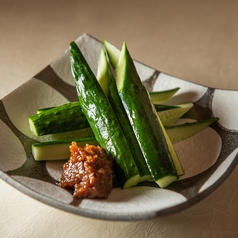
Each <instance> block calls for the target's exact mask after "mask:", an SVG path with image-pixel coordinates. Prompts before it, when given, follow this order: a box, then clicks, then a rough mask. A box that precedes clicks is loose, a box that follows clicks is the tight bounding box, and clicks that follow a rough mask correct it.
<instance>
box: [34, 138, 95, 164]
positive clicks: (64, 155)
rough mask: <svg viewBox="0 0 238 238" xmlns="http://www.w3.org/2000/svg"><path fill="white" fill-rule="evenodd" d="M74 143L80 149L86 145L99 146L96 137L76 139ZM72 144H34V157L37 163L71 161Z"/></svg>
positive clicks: (58, 142) (63, 141)
mask: <svg viewBox="0 0 238 238" xmlns="http://www.w3.org/2000/svg"><path fill="white" fill-rule="evenodd" d="M74 141H75V142H77V144H78V146H80V147H84V146H85V145H86V144H90V145H98V142H97V141H96V139H95V137H90V138H81V139H74ZM71 143H72V140H61V141H48V142H39V143H34V144H32V146H31V151H32V155H33V157H34V159H35V160H36V161H43V160H64V159H69V156H70V153H69V146H70V144H71Z"/></svg>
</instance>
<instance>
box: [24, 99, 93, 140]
mask: <svg viewBox="0 0 238 238" xmlns="http://www.w3.org/2000/svg"><path fill="white" fill-rule="evenodd" d="M69 115H70V116H69ZM75 118H77V120H74V119H75ZM28 122H29V125H30V129H31V131H32V133H33V134H35V135H37V136H41V135H47V134H53V133H59V132H64V131H70V130H74V129H75V128H77V129H80V128H85V127H88V126H89V124H88V121H87V119H86V117H85V116H84V114H83V112H82V110H81V109H80V105H79V103H78V102H72V103H66V104H63V105H61V106H58V107H54V108H52V109H48V110H45V111H44V112H41V113H38V114H35V115H34V116H31V117H29V118H28Z"/></svg>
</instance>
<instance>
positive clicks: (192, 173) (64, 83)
mask: <svg viewBox="0 0 238 238" xmlns="http://www.w3.org/2000/svg"><path fill="white" fill-rule="evenodd" d="M76 43H77V44H78V45H79V47H80V49H81V50H82V52H83V54H84V56H85V58H86V59H87V61H88V63H89V65H90V66H91V68H92V70H93V71H94V72H95V73H96V69H97V60H98V56H99V52H100V49H101V47H102V43H101V42H100V41H99V40H97V39H95V38H94V37H92V36H90V35H88V34H83V35H81V36H80V37H79V38H78V39H77V40H76ZM135 65H136V68H137V70H138V73H139V75H140V77H141V80H142V81H143V83H144V85H145V86H146V87H147V89H148V90H149V91H158V90H164V89H171V88H174V87H180V90H179V92H178V93H177V94H176V95H175V97H174V98H173V100H174V101H176V103H182V102H187V101H192V102H194V108H193V109H192V110H191V111H190V112H189V113H188V114H187V117H188V118H191V119H193V120H200V119H206V118H210V117H219V122H218V123H215V124H213V125H212V126H211V127H209V128H207V129H205V130H204V131H202V132H200V133H198V134H197V135H195V136H193V137H190V138H188V139H186V140H184V141H182V142H179V143H177V144H175V145H174V147H175V149H176V152H177V153H178V156H179V158H180V160H181V163H182V165H183V167H184V170H185V175H184V176H183V177H182V178H181V179H180V180H178V181H176V182H174V183H173V184H171V185H170V186H169V187H168V188H166V189H160V188H158V187H155V186H153V185H152V184H143V186H142V185H141V186H136V187H133V188H130V189H125V190H122V189H121V188H113V190H112V192H111V194H110V196H109V198H108V199H107V200H101V199H79V198H73V197H72V192H71V191H68V190H65V189H62V188H60V187H59V186H58V181H59V178H60V176H61V171H62V164H63V162H62V161H51V162H36V161H35V160H34V159H33V157H32V154H31V144H32V143H33V142H35V141H36V139H37V138H36V137H34V136H33V135H32V133H31V132H30V129H29V125H28V120H27V118H28V117H29V116H30V115H33V114H34V113H35V111H36V109H38V108H43V107H49V106H56V105H60V104H63V103H66V102H68V101H74V100H77V95H76V90H75V87H74V82H73V78H72V75H71V71H70V63H69V51H68V49H66V50H65V51H64V52H62V54H61V55H59V57H57V58H56V59H55V60H53V61H52V62H51V63H50V64H49V65H48V66H46V67H45V68H44V69H43V70H42V71H40V72H39V73H37V74H36V75H35V76H34V77H33V78H31V79H30V80H28V81H27V82H26V83H25V84H23V85H22V86H20V87H19V88H17V89H16V90H14V91H13V92H12V93H10V94H9V95H7V96H6V97H4V98H3V99H2V100H0V131H1V134H0V150H1V157H0V177H1V178H2V179H3V180H5V181H7V182H8V183H9V184H11V185H12V186H14V187H15V188H17V189H19V190H20V191H22V192H23V193H25V194H27V195H29V196H31V197H33V198H35V199H37V200H39V201H41V202H43V203H46V204H48V205H50V206H53V207H56V208H58V209H62V210H64V211H68V212H70V213H74V214H78V215H82V216H87V217H92V218H97V219H107V220H139V219H149V218H154V217H157V216H163V215H166V214H171V213H175V212H178V211H181V210H183V209H186V208H187V207H189V206H192V205H193V204H195V203H197V202H198V201H200V200H201V199H203V198H205V197H206V196H207V195H208V194H210V193H212V192H213V191H214V190H215V189H216V188H217V187H218V186H219V185H220V184H221V183H222V182H223V181H225V179H226V178H227V177H228V176H229V174H230V173H231V172H232V170H233V169H234V168H235V167H236V165H237V162H238V155H237V152H238V123H237V121H238V112H237V110H234V109H235V108H236V107H237V105H236V104H237V103H236V102H237V101H238V93H237V91H232V90H222V89H215V88H210V87H205V86H203V85H197V84H194V83H191V82H189V81H186V80H183V79H179V78H177V77H173V76H171V75H168V74H166V73H163V72H159V71H158V70H155V69H153V68H151V67H148V66H146V65H144V64H142V63H140V62H138V61H135ZM45 139H47V136H44V137H42V139H41V140H45Z"/></svg>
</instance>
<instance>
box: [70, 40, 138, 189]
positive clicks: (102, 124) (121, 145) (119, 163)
mask: <svg viewBox="0 0 238 238" xmlns="http://www.w3.org/2000/svg"><path fill="white" fill-rule="evenodd" d="M70 63H71V71H72V75H73V77H74V81H75V86H76V90H77V94H78V99H79V102H80V106H81V109H82V111H83V113H84V114H85V116H86V118H87V120H88V122H89V124H90V127H91V128H92V131H93V133H94V135H95V138H96V140H97V141H98V143H99V145H100V146H101V147H102V148H103V149H105V150H106V151H107V152H108V154H110V155H111V156H112V157H113V158H114V160H115V162H116V163H115V174H116V176H117V178H118V180H119V181H120V183H121V185H122V187H123V188H129V187H131V186H135V185H136V184H137V183H138V182H139V180H140V174H139V171H138V168H137V166H136V164H135V161H134V159H133V156H132V154H131V151H130V148H129V146H128V144H127V141H126V138H125V136H124V134H123V131H122V129H121V127H120V124H119V122H118V120H117V118H116V115H115V113H114V112H113V109H112V107H111V104H110V102H109V101H108V99H107V97H106V96H105V94H104V92H103V90H102V88H101V86H100V85H99V83H98V81H97V79H96V77H95V75H94V74H93V72H92V70H91V69H90V67H89V65H88V63H87V62H86V60H85V58H84V56H83V55H82V53H81V51H80V49H79V48H78V46H77V44H76V43H75V42H71V43H70Z"/></svg>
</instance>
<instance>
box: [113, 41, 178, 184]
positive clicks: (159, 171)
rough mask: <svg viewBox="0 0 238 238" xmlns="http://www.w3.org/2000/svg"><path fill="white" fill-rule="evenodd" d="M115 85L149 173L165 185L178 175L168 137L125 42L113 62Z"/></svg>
mask: <svg viewBox="0 0 238 238" xmlns="http://www.w3.org/2000/svg"><path fill="white" fill-rule="evenodd" d="M116 85H117V90H118V92H119V95H120V98H121V100H122V104H123V106H124V108H125V111H126V113H127V116H128V118H129V120H130V123H131V125H132V128H133V130H134V133H135V136H136V138H137V141H138V143H139V145H140V148H141V150H142V153H143V155H144V157H145V160H146V163H147V166H148V168H149V170H150V172H151V176H152V178H153V180H154V181H155V182H156V183H157V184H158V185H159V186H160V187H161V188H165V187H167V186H168V185H169V184H170V183H172V182H174V181H176V180H177V178H178V174H177V172H176V168H175V166H174V163H173V159H172V156H171V153H170V151H169V146H168V143H167V138H168V136H166V137H165V133H166V132H165V130H164V128H163V125H162V123H160V121H159V120H158V115H157V114H156V111H155V108H154V106H153V104H152V102H151V100H150V98H149V95H148V92H147V90H146V88H145V87H144V85H143V84H142V82H141V80H140V78H139V75H138V73H137V71H136V67H135V65H134V62H133V60H132V58H131V56H130V54H129V52H128V50H127V46H126V44H125V43H123V46H122V50H121V53H120V56H119V60H118V63H117V65H116Z"/></svg>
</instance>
